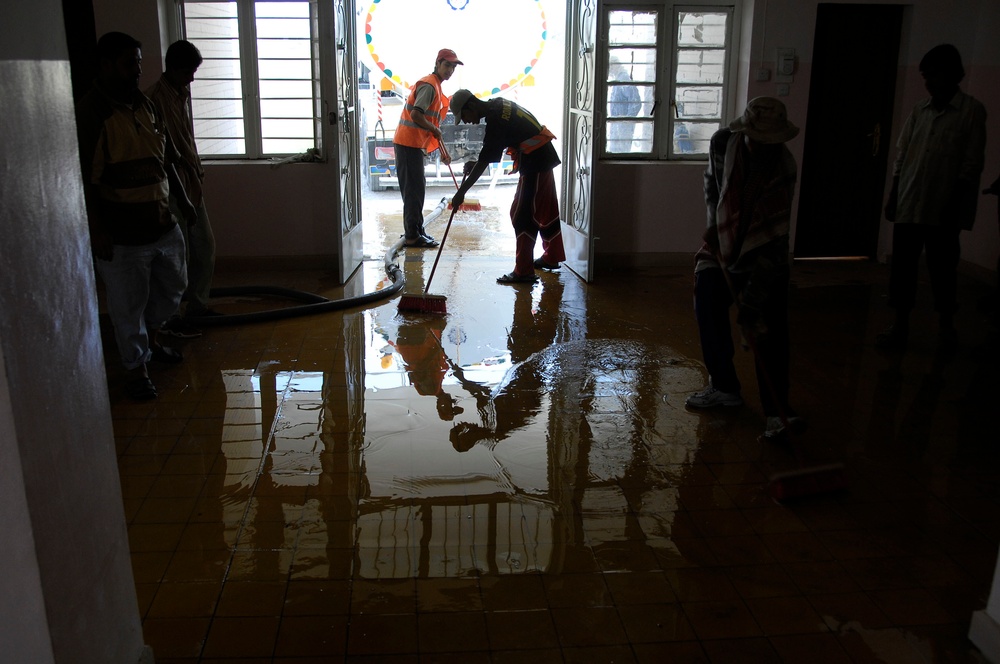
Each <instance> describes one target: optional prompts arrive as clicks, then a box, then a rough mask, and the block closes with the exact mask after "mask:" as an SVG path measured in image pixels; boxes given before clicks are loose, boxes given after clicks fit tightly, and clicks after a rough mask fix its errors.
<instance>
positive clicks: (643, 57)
mask: <svg viewBox="0 0 1000 664" xmlns="http://www.w3.org/2000/svg"><path fill="white" fill-rule="evenodd" d="M604 29H605V32H604V35H603V44H604V47H605V49H606V52H605V54H604V55H605V58H604V63H605V72H604V73H605V76H604V81H605V85H604V93H605V105H604V108H605V116H604V142H603V144H602V146H601V147H602V150H601V153H602V156H604V157H608V158H636V159H676V160H683V159H704V158H705V156H706V155H707V154H708V141H709V139H710V138H711V137H712V134H713V133H715V132H716V131H717V130H718V129H719V128H720V127H721V126H723V122H724V120H727V119H728V117H729V115H730V114H731V109H730V108H728V103H729V72H730V58H731V53H732V52H733V50H734V48H733V43H732V42H733V37H732V35H733V8H732V7H717V6H712V7H709V6H679V5H642V6H624V5H622V6H613V7H610V8H608V9H606V10H605V21H604Z"/></svg>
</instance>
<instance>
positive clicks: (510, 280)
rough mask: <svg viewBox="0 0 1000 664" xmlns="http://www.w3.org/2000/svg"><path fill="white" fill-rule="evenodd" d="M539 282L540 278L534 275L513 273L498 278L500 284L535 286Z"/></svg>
mask: <svg viewBox="0 0 1000 664" xmlns="http://www.w3.org/2000/svg"><path fill="white" fill-rule="evenodd" d="M536 281H538V277H536V276H535V275H534V273H532V274H516V273H514V272H511V273H509V274H505V275H503V276H502V277H497V283H498V284H533V283H535V282H536Z"/></svg>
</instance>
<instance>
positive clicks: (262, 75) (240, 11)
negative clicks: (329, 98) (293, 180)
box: [181, 0, 321, 159]
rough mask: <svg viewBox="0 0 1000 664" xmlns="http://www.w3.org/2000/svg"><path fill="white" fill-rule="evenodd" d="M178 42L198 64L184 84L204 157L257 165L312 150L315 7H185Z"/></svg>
mask: <svg viewBox="0 0 1000 664" xmlns="http://www.w3.org/2000/svg"><path fill="white" fill-rule="evenodd" d="M181 9H182V12H183V15H182V21H183V26H184V38H185V39H187V40H188V41H190V42H191V43H193V44H194V45H195V46H197V47H198V49H199V50H200V51H201V55H202V57H203V58H204V62H203V63H202V65H201V67H199V69H198V72H197V74H196V75H195V80H194V82H193V83H192V84H191V107H192V113H193V116H194V129H195V139H196V141H197V143H198V152H199V153H200V154H201V155H202V156H203V157H215V158H221V157H239V158H245V159H257V158H263V157H272V156H280V155H288V154H296V153H300V152H305V151H306V150H308V149H309V148H319V147H320V138H321V124H320V115H321V114H320V101H319V100H320V80H319V67H318V61H319V60H318V56H317V54H318V51H319V48H318V42H317V34H318V30H317V17H316V5H315V2H311V1H309V0H271V1H269V2H259V1H255V0H201V1H197V2H192V1H188V0H184V2H183V3H182V6H181Z"/></svg>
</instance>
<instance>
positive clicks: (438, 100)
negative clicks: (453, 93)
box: [392, 74, 448, 152]
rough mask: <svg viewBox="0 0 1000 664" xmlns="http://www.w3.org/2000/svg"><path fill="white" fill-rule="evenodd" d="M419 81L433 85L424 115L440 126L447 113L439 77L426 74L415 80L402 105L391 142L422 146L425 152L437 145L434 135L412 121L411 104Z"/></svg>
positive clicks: (446, 100)
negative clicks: (431, 95)
mask: <svg viewBox="0 0 1000 664" xmlns="http://www.w3.org/2000/svg"><path fill="white" fill-rule="evenodd" d="M421 83H426V84H427V85H431V86H433V87H434V101H433V102H432V104H431V106H430V108H427V109H424V117H425V118H427V120H428V121H429V122H430V123H431V124H433V125H434V126H435V127H440V126H441V119H442V118H443V117H444V116H445V115H446V114H447V108H448V97H446V96H445V95H444V92H442V91H441V79H439V78H438V77H437V76H435V75H434V74H428V75H427V76H424V77H423V78H422V79H420V80H419V81H417V83H416V85H414V86H413V89H412V90H410V95H409V96H408V97H407V99H406V104H404V105H403V112H402V113H401V114H400V116H399V124H398V125H397V126H396V134H395V135H394V136H393V139H392V140H393V142H394V143H397V144H399V145H405V146H407V147H411V148H422V149H423V150H424V151H425V152H433V151H434V150H436V149H437V147H438V142H437V139H436V138H434V135H433V134H432V133H430V132H429V131H427V130H426V129H424V128H423V127H421V126H420V125H418V124H417V123H416V122H414V121H413V115H412V113H413V104H414V103H415V102H416V99H417V88H418V87H419V86H420V84H421Z"/></svg>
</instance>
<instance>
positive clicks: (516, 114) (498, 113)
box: [451, 90, 566, 284]
mask: <svg viewBox="0 0 1000 664" xmlns="http://www.w3.org/2000/svg"><path fill="white" fill-rule="evenodd" d="M451 112H452V114H453V115H454V116H455V123H456V124H457V123H459V122H466V123H468V124H479V121H480V120H483V119H485V120H486V135H485V136H484V137H483V147H482V149H481V150H480V151H479V159H478V160H477V161H470V162H466V164H465V173H466V177H465V179H464V180H463V182H462V185H461V186H460V187H459V189H458V192H457V193H456V194H455V197H454V198H453V199H452V201H451V205H452V207H453V208H455V209H457V208H458V207H459V206H460V205H462V202H463V201H464V200H465V194H466V193H467V192H468V191H469V189H471V188H472V185H474V184H475V183H476V181H477V180H478V179H479V178H480V176H482V174H483V173H484V172H486V168H487V167H488V166H489V165H490V164H491V163H497V162H499V161H500V160H501V159H502V158H503V154H504V151H505V150H506V151H507V153H509V154H511V155H512V157H513V159H514V167H513V171H514V172H517V173H519V177H518V180H517V191H516V192H515V193H514V201H513V203H511V206H510V220H511V223H512V224H513V225H514V234H515V236H516V242H517V244H516V249H515V256H514V270H513V271H511V272H509V273H508V274H505V275H503V276H501V277H499V278H498V279H497V283H498V284H516V283H534V282H535V281H537V279H538V277H536V276H535V268H540V269H545V270H557V269H559V264H560V263H562V262H563V261H564V260H566V253H565V250H564V248H563V241H562V230H561V228H560V224H559V201H558V200H557V198H556V183H555V177H554V176H553V174H552V171H553V170H554V169H555V167H556V166H558V165H559V163H560V161H559V154H558V153H557V152H556V149H555V147H554V146H553V145H552V140H553V139H555V135H553V133H552V132H551V131H549V130H548V129H546V128H545V127H544V126H543V125H542V124H541V123H540V122H538V120H536V119H535V116H534V115H532V114H531V113H530V112H529V111H528V110H527V109H525V108H522V107H521V106H519V105H517V104H515V103H514V102H512V101H511V100H509V99H504V98H503V97H497V98H496V99H491V100H489V101H482V100H481V99H477V98H476V97H474V96H473V94H472V93H471V92H469V91H468V90H459V91H458V92H456V93H455V96H453V97H452V98H451ZM538 235H541V236H542V251H543V253H542V255H541V256H540V257H539V258H538V259H537V260H536V259H535V258H534V251H535V240H536V239H537V238H538Z"/></svg>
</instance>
